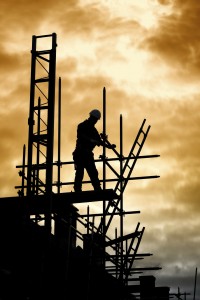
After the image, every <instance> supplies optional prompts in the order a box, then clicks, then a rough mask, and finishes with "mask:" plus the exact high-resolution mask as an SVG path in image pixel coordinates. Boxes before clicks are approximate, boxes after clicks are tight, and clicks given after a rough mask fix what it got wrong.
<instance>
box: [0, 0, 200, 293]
mask: <svg viewBox="0 0 200 300" xmlns="http://www.w3.org/2000/svg"><path fill="white" fill-rule="evenodd" d="M0 15H1V22H0V36H1V38H0V101H1V109H0V135H1V143H0V154H1V155H0V163H1V168H0V196H1V197H7V196H15V195H17V190H16V189H15V186H16V185H18V184H19V182H20V181H19V176H18V169H16V165H19V164H21V161H22V147H23V145H24V144H27V141H28V113H29V94H30V66H31V65H30V63H31V53H30V51H31V47H32V44H31V43H32V36H33V35H44V34H51V33H53V32H55V33H56V34H57V44H58V47H57V72H56V76H57V80H58V78H59V77H61V79H62V142H61V146H62V151H61V152H62V157H61V159H62V161H68V160H71V153H72V151H73V149H74V145H75V138H76V125H77V123H78V122H81V121H82V120H84V119H86V118H87V117H88V112H89V111H90V110H91V109H93V108H98V109H100V110H102V107H103V101H102V98H103V97H102V95H103V88H104V87H105V88H106V99H107V101H106V107H107V114H106V120H107V134H108V137H109V140H110V141H111V142H112V143H115V144H116V145H117V149H118V150H119V120H120V115H122V119H123V145H124V146H123V148H124V155H127V154H128V153H129V150H130V147H131V146H132V143H133V141H134V139H135V136H136V134H137V132H138V129H139V127H140V126H141V123H142V121H143V120H144V119H146V125H147V126H148V125H151V129H150V132H149V134H148V137H147V140H146V142H145V145H144V148H143V150H142V154H147V155H151V154H159V155H160V157H158V158H151V159H146V160H140V161H139V162H138V163H137V165H136V168H135V169H134V172H135V173H134V176H137V175H138V174H139V176H148V175H159V176H160V178H157V179H147V180H142V181H141V180H138V181H130V182H129V184H128V187H127V188H126V190H125V193H124V206H125V209H127V210H140V214H137V215H133V216H131V217H130V216H128V217H127V218H125V220H124V230H125V232H126V233H130V232H132V231H134V229H135V227H136V224H137V222H140V223H141V226H144V227H145V233H144V236H143V239H142V242H141V246H140V252H150V253H153V256H152V257H151V258H146V259H145V264H146V265H147V266H160V267H162V270H160V271H156V272H154V273H151V274H152V275H154V276H155V277H156V285H157V286H169V287H170V292H171V293H175V292H177V291H178V287H180V290H181V292H187V293H191V295H190V296H187V299H193V290H194V276H195V269H196V267H197V268H200V257H199V252H200V250H199V249H200V236H199V228H200V218H199V214H200V199H199V198H200V183H199V175H200V159H199V152H200V135H199V126H200V80H199V78H200V31H199V15H200V3H199V1H197V0H140V1H138V0H98V1H95V0H80V1H78V0H66V1H64V0H57V1H52V0H48V1H47V0H41V1H25V0H19V1H17V2H16V1H14V0H7V1H1V2H0ZM57 86H58V85H57V84H56V89H57ZM56 93H57V91H56ZM97 128H98V130H99V131H100V132H101V131H102V122H101V121H100V122H99V123H98V124H97ZM56 140H57V138H56ZM98 151H99V149H98V150H97V152H96V153H95V155H96V157H97V158H98ZM112 154H113V153H112V152H111V151H110V150H109V151H108V153H107V155H108V156H111V157H112ZM55 160H56V157H55ZM62 176H63V177H62V178H63V179H62V180H63V181H68V180H69V181H70V180H72V179H73V176H74V171H73V169H70V167H68V168H67V167H66V166H65V167H63V168H62ZM62 191H63V192H65V191H67V187H66V186H63V189H62ZM93 209H94V210H95V209H96V208H95V206H94V207H93ZM198 270H199V269H198ZM144 275H145V274H144ZM199 286H200V278H199V277H198V278H197V290H196V299H200V287H199Z"/></svg>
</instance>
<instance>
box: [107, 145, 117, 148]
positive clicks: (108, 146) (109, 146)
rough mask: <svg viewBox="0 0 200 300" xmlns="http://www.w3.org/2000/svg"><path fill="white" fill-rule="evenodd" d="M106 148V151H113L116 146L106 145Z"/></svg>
mask: <svg viewBox="0 0 200 300" xmlns="http://www.w3.org/2000/svg"><path fill="white" fill-rule="evenodd" d="M106 147H107V148H108V149H115V148H116V145H115V144H112V145H106Z"/></svg>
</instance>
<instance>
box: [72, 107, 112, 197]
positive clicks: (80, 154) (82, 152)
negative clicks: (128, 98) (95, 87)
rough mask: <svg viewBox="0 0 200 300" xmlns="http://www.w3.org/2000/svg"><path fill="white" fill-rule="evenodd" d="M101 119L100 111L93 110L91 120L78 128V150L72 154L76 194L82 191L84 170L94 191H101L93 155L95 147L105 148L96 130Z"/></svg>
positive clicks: (90, 115)
mask: <svg viewBox="0 0 200 300" xmlns="http://www.w3.org/2000/svg"><path fill="white" fill-rule="evenodd" d="M100 118H101V113H100V111H99V110H98V109H93V110H92V111H91V112H90V113H89V118H88V119H87V120H85V121H83V122H82V123H80V124H79V125H78V127H77V140H76V148H75V150H74V152H73V153H72V154H73V160H74V164H75V170H76V173H75V182H74V191H75V192H81V191H82V181H83V177H84V169H86V171H87V173H88V175H89V177H90V180H91V183H92V185H93V188H94V190H95V191H99V190H101V185H100V181H99V178H98V171H97V168H96V166H95V161H94V153H93V149H94V148H95V146H103V140H102V139H101V136H100V134H99V133H98V131H97V129H96V128H95V124H96V123H97V121H98V120H99V119H100ZM106 147H107V148H115V147H116V146H115V145H114V144H113V145H112V146H106Z"/></svg>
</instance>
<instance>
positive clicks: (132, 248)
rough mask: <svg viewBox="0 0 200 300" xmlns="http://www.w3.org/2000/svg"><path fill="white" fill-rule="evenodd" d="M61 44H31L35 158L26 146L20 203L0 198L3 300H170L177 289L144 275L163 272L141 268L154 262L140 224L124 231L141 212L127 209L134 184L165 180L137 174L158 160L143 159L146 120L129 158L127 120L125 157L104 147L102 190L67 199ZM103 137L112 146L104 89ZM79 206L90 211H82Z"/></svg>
mask: <svg viewBox="0 0 200 300" xmlns="http://www.w3.org/2000/svg"><path fill="white" fill-rule="evenodd" d="M56 38H57V37H56V34H55V33H53V34H50V35H45V36H33V37H32V51H31V54H32V56H31V58H32V61H31V84H30V85H31V86H30V110H29V119H28V125H29V136H28V151H26V147H25V146H24V148H23V159H22V165H21V166H17V168H19V170H20V171H19V175H20V176H21V185H20V186H16V189H17V190H18V196H16V197H7V198H1V199H0V240H1V247H0V284H1V287H0V300H11V299H12V300H13V299H15V300H17V299H20V300H47V299H48V300H67V299H80V300H93V299H95V300H98V299H99V300H100V299H101V300H102V299H104V300H111V299H115V300H131V299H143V300H147V299H151V300H154V299H155V300H156V299H157V300H161V299H162V300H168V299H169V290H170V288H169V287H156V285H155V277H154V276H153V275H146V276H145V271H151V270H152V271H154V270H159V269H160V268H158V267H141V268H140V267H136V266H137V265H138V261H140V260H143V259H144V258H145V257H148V256H151V255H152V254H150V253H140V252H139V246H140V243H141V240H142V237H143V233H144V230H145V228H144V227H142V228H141V227H140V223H138V224H136V226H135V228H134V229H133V231H131V232H130V233H125V230H124V222H125V220H126V216H127V215H130V214H138V213H140V212H139V211H125V209H124V205H123V203H124V199H123V193H124V190H125V188H126V186H127V184H128V182H129V181H130V180H145V179H154V178H158V177H159V176H158V175H153V176H142V177H136V176H134V172H133V171H134V169H135V166H136V162H138V161H139V160H141V159H148V158H154V157H159V155H145V156H144V155H143V156H142V155H141V150H142V148H143V145H144V143H145V140H146V138H147V135H148V132H149V130H150V126H146V120H145V119H144V120H143V122H142V125H141V127H140V128H139V131H138V134H137V136H136V138H135V140H134V142H133V145H132V147H131V149H130V152H129V154H128V155H127V156H124V154H123V143H122V141H123V137H122V132H123V130H122V127H123V124H122V116H120V149H119V152H118V151H117V150H116V149H112V153H113V156H114V157H112V158H108V157H107V155H106V147H103V154H102V155H101V156H100V157H99V160H97V163H99V165H100V167H99V168H101V174H102V179H101V183H102V187H103V189H102V191H99V192H95V191H93V190H92V191H90V190H85V191H83V192H80V193H75V192H71V191H70V192H61V188H62V187H67V186H70V185H73V182H62V181H61V168H62V167H66V170H67V168H68V169H69V172H70V166H73V162H61V157H60V148H61V139H60V136H61V127H60V124H61V79H60V78H59V82H58V101H57V102H56V105H57V108H58V109H57V111H58V116H57V120H58V123H57V127H58V145H57V160H56V161H55V162H54V148H55V147H54V112H55V78H56V47H57V42H56ZM47 41H48V42H49V45H50V46H49V48H48V49H46V47H47V46H46V45H47ZM43 44H44V45H45V49H44V48H43V46H42V45H43ZM103 136H104V137H105V145H106V144H108V145H109V144H110V142H109V141H108V139H107V135H106V90H105V88H104V89H103ZM26 152H27V153H28V155H27V158H26ZM53 171H54V172H53ZM71 172H72V171H71ZM54 174H56V175H54ZM110 174H111V175H110ZM55 176H56V179H55ZM84 184H90V182H88V181H85V182H84ZM93 203H98V204H99V205H100V207H101V209H100V212H98V213H95V212H94V211H93V212H91V211H90V206H89V204H93ZM79 204H81V205H82V208H83V207H85V212H83V209H81V210H79V209H78V208H77V207H78V206H77V205H79ZM113 224H114V225H113Z"/></svg>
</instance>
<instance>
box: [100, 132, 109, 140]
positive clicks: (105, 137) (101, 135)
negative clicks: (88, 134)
mask: <svg viewBox="0 0 200 300" xmlns="http://www.w3.org/2000/svg"><path fill="white" fill-rule="evenodd" d="M100 137H101V138H102V140H107V139H108V136H107V135H106V134H104V133H100Z"/></svg>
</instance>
